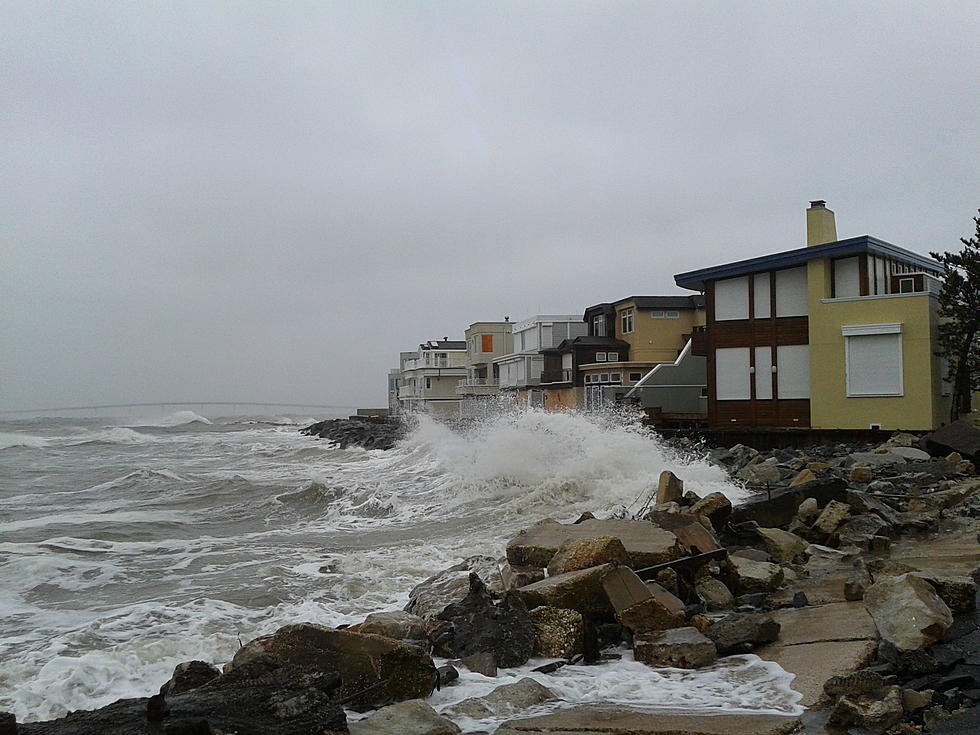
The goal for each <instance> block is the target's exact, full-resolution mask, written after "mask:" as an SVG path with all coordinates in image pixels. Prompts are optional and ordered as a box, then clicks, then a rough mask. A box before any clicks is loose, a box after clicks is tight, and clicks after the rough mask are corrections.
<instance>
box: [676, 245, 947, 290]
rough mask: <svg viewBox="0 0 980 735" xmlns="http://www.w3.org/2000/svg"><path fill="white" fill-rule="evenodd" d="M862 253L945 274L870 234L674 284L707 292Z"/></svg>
mask: <svg viewBox="0 0 980 735" xmlns="http://www.w3.org/2000/svg"><path fill="white" fill-rule="evenodd" d="M860 253H874V254H876V255H881V256H884V257H886V258H894V259H896V260H902V261H905V262H907V263H911V264H913V265H916V266H918V267H920V268H921V269H922V270H925V271H934V272H942V269H943V268H942V266H941V265H940V264H939V263H937V262H936V261H935V260H933V259H932V258H927V257H926V256H924V255H919V254H918V253H913V252H912V251H911V250H906V249H905V248H900V247H898V246H897V245H892V244H891V243H890V242H885V241H884V240H879V239H878V238H876V237H871V235H861V236H860V237H851V238H848V239H847V240H838V241H837V242H828V243H824V244H823V245H814V246H813V247H809V248H797V249H796V250H785V251H783V252H781V253H773V254H772V255H763V256H761V257H759V258H749V259H748V260H739V261H737V262H735V263H726V264H725V265H716V266H713V267H711V268H702V269H700V270H696V271H688V272H687V273H678V274H677V275H676V276H674V283H676V284H677V285H678V286H680V287H681V288H690V289H692V290H694V291H704V284H705V282H706V281H717V280H719V279H722V278H734V277H735V276H744V275H747V274H749V273H756V272H758V271H769V270H776V269H778V268H792V267H793V266H795V265H802V264H803V263H806V262H808V261H810V260H816V259H817V258H842V257H846V256H848V255H858V254H860Z"/></svg>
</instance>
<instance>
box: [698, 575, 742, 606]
mask: <svg viewBox="0 0 980 735" xmlns="http://www.w3.org/2000/svg"><path fill="white" fill-rule="evenodd" d="M694 591H695V592H696V593H697V596H698V597H699V598H700V599H701V600H702V601H703V602H704V604H705V606H706V607H707V608H708V610H727V609H728V608H730V607H731V606H732V604H733V603H734V602H735V598H734V597H733V596H732V593H731V591H730V590H729V589H728V587H726V586H725V583H724V582H722V581H721V580H718V579H715V578H714V577H707V578H705V579H701V580H698V581H697V582H696V583H695V585H694Z"/></svg>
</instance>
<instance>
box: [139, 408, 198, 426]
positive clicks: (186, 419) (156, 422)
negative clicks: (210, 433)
mask: <svg viewBox="0 0 980 735" xmlns="http://www.w3.org/2000/svg"><path fill="white" fill-rule="evenodd" d="M184 424H207V425H210V424H211V419H209V418H206V417H204V416H201V415H200V414H196V413H194V412H193V411H176V412H174V413H172V414H169V415H167V416H164V417H163V418H158V419H148V420H146V421H140V422H139V423H135V424H129V425H130V426H133V427H140V426H159V427H162V428H169V427H172V426H183V425H184Z"/></svg>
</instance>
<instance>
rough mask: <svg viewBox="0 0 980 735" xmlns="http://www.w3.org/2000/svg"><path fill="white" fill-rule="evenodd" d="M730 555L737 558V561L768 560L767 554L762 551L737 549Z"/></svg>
mask: <svg viewBox="0 0 980 735" xmlns="http://www.w3.org/2000/svg"><path fill="white" fill-rule="evenodd" d="M753 530H754V529H753ZM731 555H732V556H737V557H738V558H739V559H751V560H752V561H769V560H770V559H769V552H768V551H763V550H762V549H739V550H738V551H733V552H732V554H731Z"/></svg>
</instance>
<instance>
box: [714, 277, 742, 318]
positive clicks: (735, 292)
mask: <svg viewBox="0 0 980 735" xmlns="http://www.w3.org/2000/svg"><path fill="white" fill-rule="evenodd" d="M748 318H749V279H748V277H747V276H743V277H742V278H726V279H725V280H724V281H715V319H716V320H717V321H726V320H730V319H748Z"/></svg>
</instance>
